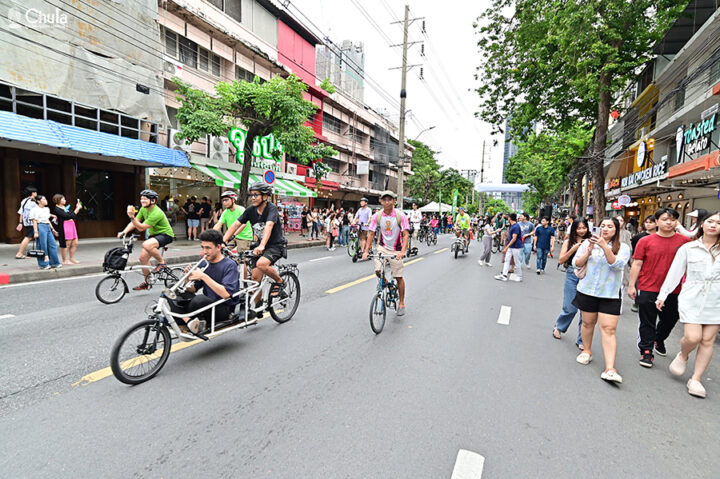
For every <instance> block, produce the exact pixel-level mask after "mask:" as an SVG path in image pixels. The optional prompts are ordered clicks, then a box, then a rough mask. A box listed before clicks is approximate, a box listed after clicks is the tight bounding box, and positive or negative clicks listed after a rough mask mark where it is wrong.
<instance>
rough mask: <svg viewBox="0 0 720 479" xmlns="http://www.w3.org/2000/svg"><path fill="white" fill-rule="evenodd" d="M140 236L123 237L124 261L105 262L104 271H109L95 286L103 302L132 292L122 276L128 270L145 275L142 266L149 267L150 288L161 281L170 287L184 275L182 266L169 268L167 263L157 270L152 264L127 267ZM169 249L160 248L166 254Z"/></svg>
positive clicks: (148, 279) (121, 297) (114, 300)
mask: <svg viewBox="0 0 720 479" xmlns="http://www.w3.org/2000/svg"><path fill="white" fill-rule="evenodd" d="M138 237H139V236H138V235H130V236H124V237H123V238H122V245H123V246H122V253H123V254H122V258H123V259H124V261H120V262H119V263H118V264H114V265H112V264H107V263H103V272H105V273H107V276H105V277H104V278H103V279H101V280H100V281H99V282H98V284H97V286H95V297H96V298H97V299H98V301H100V302H101V303H104V304H115V303H117V302H118V301H120V300H121V299H123V298H124V297H125V295H126V294H127V293H129V292H130V289H129V288H128V285H127V283H126V282H125V279H124V278H123V277H122V274H123V273H124V272H127V271H136V272H138V273H140V274H143V275H144V273H143V272H142V268H149V269H150V274H149V275H148V276H147V279H146V281H147V284H148V285H149V287H150V288H152V286H153V285H155V284H157V283H158V282H160V281H162V282H163V283H164V284H165V287H166V288H169V287H171V286H173V285H174V284H175V283H177V282H178V280H179V279H180V278H181V277H182V275H183V269H182V268H179V267H176V268H169V267H168V266H167V265H163V266H162V268H160V270H157V271H156V269H153V268H152V267H151V266H145V265H138V266H137V267H136V266H130V267H129V268H126V267H125V264H127V259H128V258H129V257H130V255H131V254H132V250H133V241H135V240H136V239H137V238H138ZM114 249H115V248H114ZM167 249H168V247H167V246H164V247H162V248H160V254H164V253H165V251H167ZM111 251H112V250H111ZM108 253H110V252H108ZM123 263H124V264H123ZM120 266H121V267H120Z"/></svg>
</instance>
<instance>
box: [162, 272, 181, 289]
mask: <svg viewBox="0 0 720 479" xmlns="http://www.w3.org/2000/svg"><path fill="white" fill-rule="evenodd" d="M184 274H185V270H184V269H182V268H171V269H169V270H167V271H166V272H165V287H166V288H172V287H173V286H175V284H176V283H177V282H178V281H180V278H182V277H183V275H184Z"/></svg>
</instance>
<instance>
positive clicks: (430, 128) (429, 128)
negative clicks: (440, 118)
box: [413, 126, 435, 141]
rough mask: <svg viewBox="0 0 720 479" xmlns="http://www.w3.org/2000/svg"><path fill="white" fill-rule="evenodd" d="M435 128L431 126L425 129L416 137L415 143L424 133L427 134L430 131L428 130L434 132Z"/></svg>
mask: <svg viewBox="0 0 720 479" xmlns="http://www.w3.org/2000/svg"><path fill="white" fill-rule="evenodd" d="M433 128H435V127H434V126H429V127H427V128H425V129H424V130H423V131H421V132H420V133H418V135H417V136H416V137H415V139H414V140H413V141H417V139H418V138H420V135H422V134H423V133H425V132H426V131H428V130H432V129H433Z"/></svg>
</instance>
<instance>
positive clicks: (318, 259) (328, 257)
mask: <svg viewBox="0 0 720 479" xmlns="http://www.w3.org/2000/svg"><path fill="white" fill-rule="evenodd" d="M330 258H332V256H321V257H320V258H313V259H311V260H310V262H311V263H312V262H313V261H322V260H324V259H330Z"/></svg>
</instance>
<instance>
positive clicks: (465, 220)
mask: <svg viewBox="0 0 720 479" xmlns="http://www.w3.org/2000/svg"><path fill="white" fill-rule="evenodd" d="M455 229H456V230H457V231H460V233H461V234H462V236H463V238H464V239H465V249H466V250H467V249H469V248H468V247H469V245H470V216H468V214H467V213H465V208H463V207H462V206H461V207H460V208H458V214H457V218H455Z"/></svg>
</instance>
